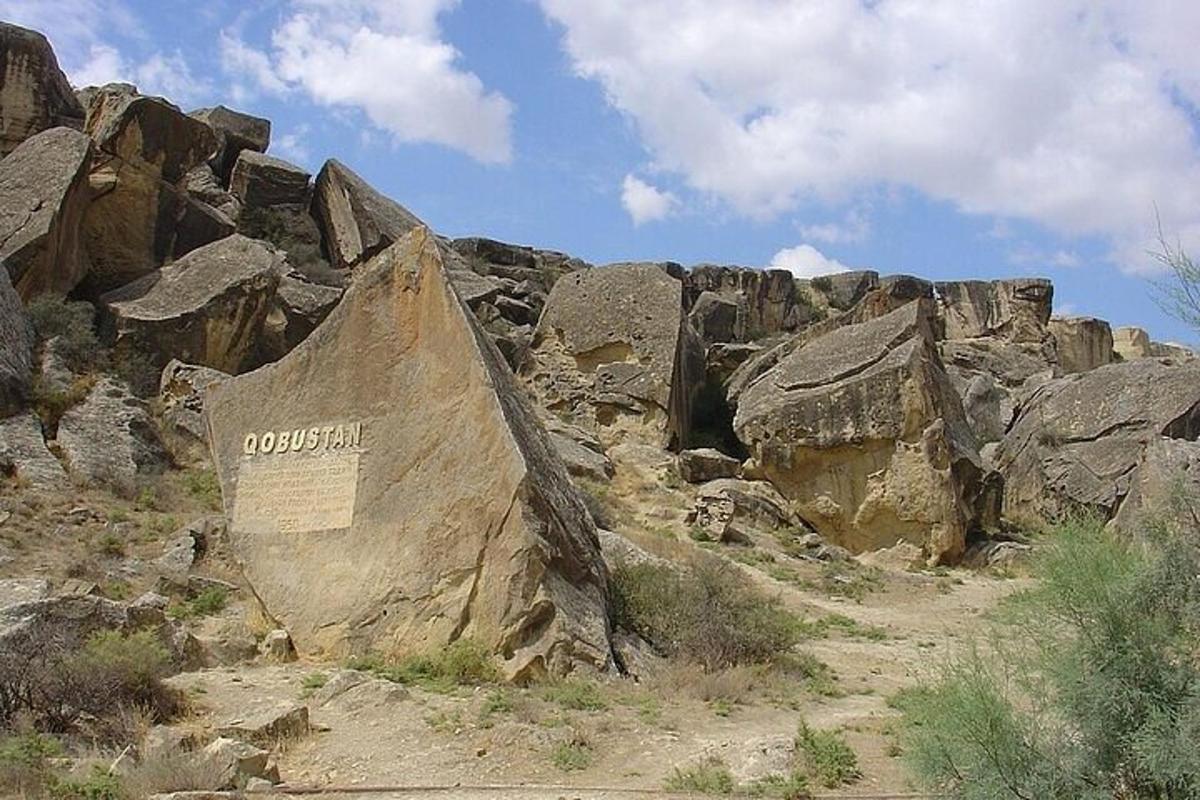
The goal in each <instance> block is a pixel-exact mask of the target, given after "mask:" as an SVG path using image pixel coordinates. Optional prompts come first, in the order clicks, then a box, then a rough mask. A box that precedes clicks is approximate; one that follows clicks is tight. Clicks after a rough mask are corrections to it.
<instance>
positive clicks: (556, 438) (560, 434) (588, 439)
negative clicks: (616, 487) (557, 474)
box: [543, 415, 616, 482]
mask: <svg viewBox="0 0 1200 800" xmlns="http://www.w3.org/2000/svg"><path fill="white" fill-rule="evenodd" d="M543 422H544V423H545V425H546V431H547V432H548V433H549V434H550V444H551V446H552V447H553V448H554V451H555V452H556V453H558V457H559V458H561V459H562V462H563V464H564V465H565V466H566V468H567V472H568V473H570V474H571V476H572V477H576V478H587V479H588V480H592V481H596V482H604V481H607V480H609V479H610V478H612V476H613V474H614V473H615V472H616V468H615V467H614V466H613V463H612V461H611V460H610V459H609V457H608V454H607V453H606V452H605V451H604V445H603V444H601V443H600V440H599V439H597V438H596V437H595V436H593V435H591V434H590V433H588V432H587V431H585V430H583V429H582V428H577V427H575V426H574V425H568V424H567V423H565V422H563V421H562V420H560V419H558V418H557V417H553V416H549V415H547V416H545V417H543Z"/></svg>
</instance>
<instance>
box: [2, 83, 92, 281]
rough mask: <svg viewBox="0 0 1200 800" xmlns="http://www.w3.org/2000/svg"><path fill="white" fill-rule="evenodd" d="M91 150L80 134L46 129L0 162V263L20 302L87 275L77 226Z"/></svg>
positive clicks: (86, 193)
mask: <svg viewBox="0 0 1200 800" xmlns="http://www.w3.org/2000/svg"><path fill="white" fill-rule="evenodd" d="M3 91H5V90H2V89H0V92H3ZM91 153H92V143H91V140H90V139H88V137H86V136H84V135H83V134H82V133H80V132H78V131H73V130H71V129H69V128H51V129H50V130H47V131H44V132H42V133H38V134H36V135H35V136H32V137H30V138H29V139H26V140H25V141H24V142H23V143H22V144H21V145H20V146H18V147H17V148H16V149H15V150H13V152H12V153H11V154H9V156H8V157H7V158H5V159H4V160H3V161H0V262H3V264H4V266H5V267H6V268H7V269H8V275H9V277H10V278H11V279H12V282H13V285H14V286H15V287H16V289H17V291H18V293H19V294H20V295H21V297H23V298H24V299H26V300H29V299H31V298H33V297H35V296H37V295H39V294H43V293H45V292H53V293H55V294H66V293H67V292H69V291H70V290H72V289H74V288H75V286H76V285H77V284H78V283H79V281H80V280H82V279H83V276H84V275H85V274H86V273H87V270H88V260H87V255H86V254H85V253H84V251H83V247H82V243H81V242H80V237H79V226H80V224H81V222H82V220H83V214H84V210H85V209H86V207H87V203H88V199H89V197H90V190H89V188H88V182H87V170H88V163H89V159H90V158H91Z"/></svg>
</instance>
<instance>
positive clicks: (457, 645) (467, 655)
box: [346, 639, 500, 692]
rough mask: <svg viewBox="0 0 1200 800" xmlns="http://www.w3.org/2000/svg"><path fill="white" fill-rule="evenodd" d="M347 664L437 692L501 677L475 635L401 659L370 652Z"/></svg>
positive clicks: (481, 683)
mask: <svg viewBox="0 0 1200 800" xmlns="http://www.w3.org/2000/svg"><path fill="white" fill-rule="evenodd" d="M346 666H347V668H349V669H357V670H361V671H363V672H370V673H371V674H373V675H375V676H377V677H379V678H383V679H385V680H389V681H392V682H394V683H404V684H411V685H415V686H420V687H421V688H424V689H429V690H431V691H436V692H450V691H453V690H454V689H455V688H456V687H458V686H483V685H486V684H490V683H496V682H497V681H499V680H500V670H499V669H498V668H497V667H496V664H495V662H494V661H493V660H492V656H491V653H489V652H488V651H487V649H486V648H485V647H483V645H481V644H478V643H477V642H475V641H473V640H471V639H459V640H458V641H456V642H453V643H452V644H450V645H448V646H447V647H445V648H443V649H442V650H437V651H433V652H430V653H420V654H414V655H408V656H404V657H401V658H399V659H388V658H385V657H384V656H382V655H381V654H379V653H369V654H367V655H365V656H358V657H356V658H352V659H350V660H349V661H348V662H347V663H346Z"/></svg>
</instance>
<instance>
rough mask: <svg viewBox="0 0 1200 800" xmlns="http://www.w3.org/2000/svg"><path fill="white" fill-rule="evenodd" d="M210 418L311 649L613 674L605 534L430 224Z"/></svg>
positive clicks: (244, 529)
mask: <svg viewBox="0 0 1200 800" xmlns="http://www.w3.org/2000/svg"><path fill="white" fill-rule="evenodd" d="M364 365H369V367H364ZM418 409H419V413H417V411H416V410H418ZM206 415H207V417H208V420H209V426H210V429H211V430H212V432H213V453H214V459H215V462H216V466H217V471H218V474H219V476H220V479H221V486H222V491H223V494H224V500H225V507H226V512H227V514H228V515H229V516H230V518H231V524H230V539H231V542H232V546H233V548H234V551H235V553H236V555H237V557H238V559H239V560H240V561H241V563H242V565H243V569H244V573H245V575H246V577H247V579H248V580H249V581H250V583H251V585H252V586H253V587H254V591H255V593H256V595H257V596H258V597H259V598H261V600H262V602H263V603H264V604H265V606H266V609H267V611H268V612H269V613H270V615H271V616H272V617H273V618H274V619H276V620H278V621H279V622H280V623H281V624H282V625H283V626H285V627H286V628H287V630H288V631H289V633H290V634H291V636H292V641H293V643H294V644H295V646H296V648H297V650H298V651H299V652H300V654H302V655H312V654H316V653H322V652H325V653H332V654H344V653H347V652H354V651H363V650H369V649H380V650H384V651H390V652H414V651H421V650H425V649H428V648H433V647H439V646H442V645H445V644H446V643H448V642H451V641H454V640H456V639H459V638H462V637H469V638H471V639H474V640H476V641H478V642H480V643H482V644H483V645H484V646H486V647H488V648H490V649H492V650H493V651H494V652H496V653H497V654H498V656H499V658H500V659H501V660H502V662H503V666H504V670H505V672H506V674H507V675H508V676H509V677H510V678H513V679H523V678H528V677H532V676H536V675H538V674H541V673H546V672H552V673H561V672H565V671H568V670H570V669H572V668H576V667H580V666H590V667H592V668H595V669H605V668H607V666H608V661H609V646H608V629H607V616H606V609H605V604H606V577H605V570H604V567H603V564H602V562H601V560H600V555H599V551H598V545H597V542H596V534H595V528H594V527H593V525H592V523H591V521H590V518H589V517H588V514H587V511H586V510H585V509H584V507H583V505H582V503H581V502H580V500H579V498H578V496H577V494H576V492H575V489H574V487H573V486H572V485H571V483H570V478H569V477H568V476H567V474H566V470H565V469H564V467H563V466H562V463H561V462H560V461H559V460H558V458H557V456H555V454H554V453H553V450H552V448H551V446H550V444H549V442H548V440H547V436H546V433H545V430H544V429H543V428H542V427H541V425H540V424H539V423H538V422H537V420H536V418H535V417H534V415H533V412H532V410H531V409H530V408H529V406H528V405H527V402H526V401H525V399H524V397H523V395H522V394H521V393H520V391H519V390H518V389H517V387H516V386H515V384H514V383H513V380H512V376H511V374H510V373H509V372H508V371H507V368H506V367H505V366H504V365H503V363H502V362H501V360H500V356H499V354H498V353H497V352H496V351H495V350H494V349H493V348H491V347H490V346H489V345H488V344H487V343H486V340H485V339H484V338H483V334H482V332H481V331H480V330H479V328H478V326H477V324H476V323H475V321H474V319H473V318H472V317H471V315H470V313H469V312H468V311H467V310H466V309H465V308H464V306H463V305H462V303H461V301H460V300H459V299H458V297H457V296H456V295H455V293H454V291H453V289H452V288H451V286H450V283H449V281H448V278H447V276H446V274H445V269H444V267H443V265H442V262H441V258H440V255H439V253H438V248H437V246H436V243H435V241H434V239H433V237H432V235H431V234H430V233H429V232H428V231H427V230H425V229H423V228H422V229H420V230H416V231H414V232H413V233H412V234H411V235H409V236H408V237H406V238H405V239H404V240H402V241H401V242H399V243H397V244H396V245H394V246H393V247H391V248H389V249H388V250H386V251H384V252H383V253H381V254H380V255H378V256H377V257H376V258H374V259H372V261H371V263H370V264H368V265H367V266H366V267H364V269H363V270H362V271H361V272H360V274H359V275H358V276H357V278H356V280H355V282H354V284H353V286H352V288H351V289H350V290H349V291H348V292H347V294H346V296H345V297H344V298H343V300H342V302H341V303H339V304H338V306H337V308H336V309H334V311H333V312H332V313H331V314H330V316H329V318H328V319H326V321H325V322H324V323H323V324H322V325H321V326H320V327H319V328H318V329H317V330H316V331H315V332H314V333H313V334H312V335H311V336H310V337H308V339H306V340H305V341H304V342H303V343H302V344H301V345H300V346H299V347H297V348H296V349H295V350H293V351H292V352H291V353H289V354H288V355H287V356H285V357H284V358H282V359H281V360H280V361H278V362H276V363H274V364H271V365H268V366H266V367H263V368H262V369H259V370H256V371H255V372H252V373H249V374H247V375H243V376H240V377H237V378H234V379H233V380H230V381H226V382H224V383H222V384H220V385H219V386H217V387H215V388H213V389H212V390H211V391H210V395H209V399H208V401H207V404H206ZM294 431H302V433H299V434H296V433H293V432H294ZM297 441H300V442H302V444H301V445H299V446H296V444H295V443H296V442H297ZM283 442H287V444H286V446H285V445H283V444H282V443H283ZM318 471H320V472H318ZM280 481H284V482H283V483H280ZM289 487H294V488H289ZM288 492H292V494H288ZM285 554H286V555H285ZM315 587H320V590H319V591H314V588H315Z"/></svg>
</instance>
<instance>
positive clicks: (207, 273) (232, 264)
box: [101, 235, 283, 373]
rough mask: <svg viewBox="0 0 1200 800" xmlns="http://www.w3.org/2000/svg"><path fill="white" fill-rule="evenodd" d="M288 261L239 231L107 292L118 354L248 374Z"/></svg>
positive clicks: (105, 296)
mask: <svg viewBox="0 0 1200 800" xmlns="http://www.w3.org/2000/svg"><path fill="white" fill-rule="evenodd" d="M282 264H283V260H282V258H281V257H280V255H279V254H278V253H276V252H275V251H273V250H270V249H268V248H267V247H266V246H264V245H263V243H262V242H259V241H257V240H254V239H247V238H246V237H244V236H238V235H234V236H229V237H227V238H225V239H221V240H219V241H216V242H213V243H212V244H209V245H206V246H204V247H202V248H200V249H198V250H194V251H193V252H191V253H189V254H188V255H186V256H184V257H183V258H181V259H179V260H178V261H176V262H174V263H172V264H170V265H168V266H166V267H163V268H162V269H161V270H158V271H156V272H154V273H152V274H150V275H147V276H145V277H144V278H142V279H140V280H137V281H135V282H133V283H130V284H128V285H126V286H123V287H121V288H120V289H117V290H115V291H113V292H109V293H108V294H105V295H104V296H103V297H101V302H102V303H103V304H104V307H105V309H106V310H107V312H108V314H109V315H110V316H111V318H112V320H111V326H112V328H113V336H114V338H115V342H116V349H117V352H118V354H120V353H121V352H130V351H136V352H139V353H143V354H147V355H149V356H150V357H151V358H152V359H153V360H154V362H155V364H156V365H157V366H158V367H159V368H161V367H163V366H165V365H166V363H167V362H168V361H170V360H171V359H173V358H176V359H179V360H180V361H184V362H186V363H189V364H200V365H202V366H206V367H211V368H212V369H217V370H221V371H222V372H231V373H234V372H238V371H240V370H241V369H243V368H244V367H246V366H247V365H248V362H249V361H250V360H251V358H252V357H253V355H254V354H255V352H256V350H255V348H256V345H257V339H258V337H259V334H260V331H261V329H262V324H263V321H264V320H265V319H266V317H267V313H268V311H269V310H270V306H271V301H272V298H273V296H274V294H275V290H276V288H277V287H278V286H279V281H280V274H281V271H282Z"/></svg>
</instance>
